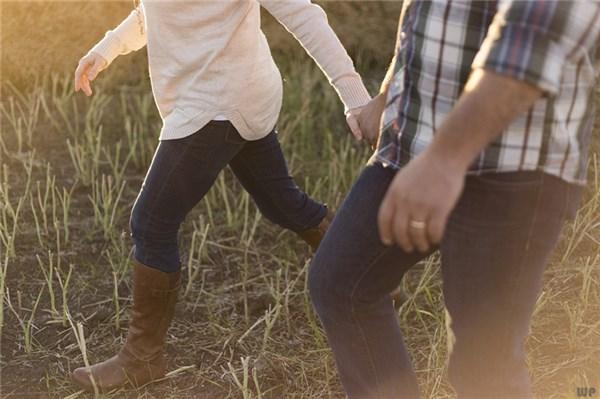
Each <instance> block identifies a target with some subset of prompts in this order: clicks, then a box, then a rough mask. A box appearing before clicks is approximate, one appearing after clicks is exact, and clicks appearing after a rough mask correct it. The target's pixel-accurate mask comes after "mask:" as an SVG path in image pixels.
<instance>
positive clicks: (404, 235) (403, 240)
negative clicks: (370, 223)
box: [392, 207, 415, 253]
mask: <svg viewBox="0 0 600 399" xmlns="http://www.w3.org/2000/svg"><path fill="white" fill-rule="evenodd" d="M392 229H393V233H394V241H395V242H396V243H397V244H398V245H399V246H400V247H401V248H402V249H403V250H404V251H405V252H408V253H411V252H412V251H414V250H415V246H414V244H413V242H412V241H411V239H410V237H409V235H408V214H407V212H406V209H404V208H401V207H398V208H397V209H396V211H395V212H394V218H393V222H392Z"/></svg>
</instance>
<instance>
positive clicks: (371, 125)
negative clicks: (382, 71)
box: [357, 94, 386, 145]
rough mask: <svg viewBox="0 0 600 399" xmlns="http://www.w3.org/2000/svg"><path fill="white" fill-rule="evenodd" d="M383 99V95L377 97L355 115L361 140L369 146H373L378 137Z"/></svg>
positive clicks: (383, 106) (383, 105) (384, 96)
mask: <svg viewBox="0 0 600 399" xmlns="http://www.w3.org/2000/svg"><path fill="white" fill-rule="evenodd" d="M385 98H386V95H385V94H379V95H377V96H376V97H374V98H373V99H372V100H371V101H370V102H369V103H368V104H367V105H365V106H363V107H361V108H360V112H359V114H358V115H357V122H358V126H359V130H360V132H361V133H362V138H363V139H365V140H366V141H367V142H368V143H369V144H370V145H374V144H375V143H376V142H377V138H378V137H379V128H380V124H381V115H382V113H383V109H384V108H385Z"/></svg>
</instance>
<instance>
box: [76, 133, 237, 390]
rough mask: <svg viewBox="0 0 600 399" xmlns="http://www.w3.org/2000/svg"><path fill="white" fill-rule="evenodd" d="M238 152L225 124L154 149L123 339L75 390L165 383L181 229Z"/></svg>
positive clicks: (81, 373)
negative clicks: (128, 318) (166, 344)
mask: <svg viewBox="0 0 600 399" xmlns="http://www.w3.org/2000/svg"><path fill="white" fill-rule="evenodd" d="M243 144H244V143H243V142H240V141H239V140H237V132H236V131H235V129H234V128H233V126H232V125H231V124H230V123H229V122H211V123H210V124H208V125H207V126H206V127H204V128H203V129H201V130H200V131H198V132H197V133H195V134H193V135H191V136H188V137H186V138H183V139H179V140H169V141H162V142H161V143H160V144H159V145H158V148H157V150H156V153H155V155H154V159H153V160H152V164H151V165H150V168H149V170H148V173H147V175H146V179H145V180H144V183H143V185H142V189H141V191H140V194H139V196H138V198H137V200H136V202H135V205H134V208H133V211H132V217H131V229H132V236H133V239H134V242H135V254H134V258H135V259H134V261H133V306H132V308H131V321H130V323H129V331H128V334H127V339H126V342H125V345H124V346H123V347H122V348H121V350H120V351H119V352H118V353H117V355H115V356H113V357H111V358H110V359H108V360H105V361H104V362H101V363H98V364H95V365H93V366H91V367H90V368H84V367H82V368H79V369H76V370H75V371H74V372H73V375H72V377H73V380H74V381H75V382H76V383H77V384H78V385H79V386H80V387H82V388H84V389H88V390H91V389H93V383H95V384H96V386H97V387H98V388H100V390H102V391H108V390H112V389H114V388H118V387H120V386H122V385H125V384H126V383H128V382H129V383H131V384H133V385H135V386H140V385H143V384H145V383H147V382H149V381H152V380H155V379H157V378H162V377H163V376H164V374H165V371H166V361H165V359H164V357H163V346H164V342H165V337H166V333H167V330H168V328H169V325H170V323H171V320H172V317H173V314H174V310H175V303H176V301H177V292H178V288H179V284H180V274H181V273H180V271H179V269H180V262H179V252H178V250H177V232H178V230H179V226H180V224H181V222H182V221H183V220H184V218H185V216H186V215H187V214H188V212H189V211H190V210H191V209H192V208H193V207H194V205H196V203H198V201H200V199H202V197H203V196H204V195H205V194H206V192H207V191H208V190H209V189H210V187H211V186H212V184H213V182H214V180H215V178H216V176H217V175H218V173H219V172H220V171H221V169H223V168H224V167H225V166H226V165H227V163H228V162H229V160H230V159H231V158H232V157H233V156H235V154H236V153H237V152H238V151H239V150H240V149H241V148H242V147H243ZM92 377H93V381H94V382H92Z"/></svg>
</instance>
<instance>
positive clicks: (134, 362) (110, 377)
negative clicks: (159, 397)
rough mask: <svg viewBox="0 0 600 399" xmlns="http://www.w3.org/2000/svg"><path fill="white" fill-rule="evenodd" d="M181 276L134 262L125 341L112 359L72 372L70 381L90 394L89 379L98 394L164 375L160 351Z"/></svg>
mask: <svg viewBox="0 0 600 399" xmlns="http://www.w3.org/2000/svg"><path fill="white" fill-rule="evenodd" d="M180 281H181V272H179V271H177V272H174V273H165V272H161V271H160V270H157V269H154V268H151V267H148V266H145V265H143V264H141V263H139V262H136V261H133V306H132V308H131V321H130V322H129V330H128V332H127V340H126V341H125V345H123V347H122V348H121V350H120V351H119V352H118V353H117V354H116V355H115V356H113V357H111V358H110V359H108V360H105V361H103V362H101V363H97V364H94V365H92V366H90V367H89V368H88V367H80V368H78V369H76V370H75V371H73V374H72V378H73V381H74V382H75V383H76V384H77V385H79V386H80V387H81V388H83V389H86V390H88V391H91V390H93V384H92V381H91V378H90V375H91V376H93V378H94V381H95V383H96V386H97V387H98V389H99V390H100V391H101V392H107V391H111V390H113V389H115V388H119V387H121V386H123V385H126V384H128V383H129V384H131V385H133V386H136V387H138V386H141V385H144V384H146V383H148V382H150V381H153V380H156V379H158V378H162V377H164V375H165V372H166V360H165V358H164V356H163V347H164V343H165V338H166V335H167V329H168V328H169V325H170V324H171V320H172V319H173V314H174V311H175V303H176V302H177V294H178V291H179V286H180Z"/></svg>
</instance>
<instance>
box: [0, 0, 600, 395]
mask: <svg viewBox="0 0 600 399" xmlns="http://www.w3.org/2000/svg"><path fill="white" fill-rule="evenodd" d="M326 6H327V8H328V11H329V12H330V15H332V18H331V19H332V21H333V24H334V25H335V26H336V27H340V28H341V27H342V26H344V23H343V21H342V20H341V18H347V19H350V18H353V19H352V20H353V21H354V20H356V18H355V17H356V16H357V15H360V16H364V15H369V16H370V17H369V18H367V19H366V20H365V21H366V22H365V24H364V25H357V24H353V25H352V26H351V27H350V29H349V30H348V31H346V32H345V33H344V34H343V40H344V42H345V43H347V44H350V47H356V46H358V44H360V43H362V41H363V40H364V43H375V42H376V41H375V40H374V38H376V37H378V36H377V35H379V36H380V37H389V38H390V44H389V46H388V48H383V47H385V46H379V47H377V46H367V50H363V52H362V53H361V54H360V57H359V58H360V59H361V62H360V63H359V67H360V70H361V72H363V73H364V75H365V76H366V77H368V81H369V82H370V84H371V85H372V86H374V85H375V84H376V82H377V81H378V79H380V78H381V75H382V73H383V68H384V67H385V64H386V63H387V62H388V58H387V54H388V53H389V51H390V49H391V47H392V46H393V43H391V42H392V41H393V36H394V32H393V30H394V25H395V23H396V21H395V15H397V14H393V12H392V11H394V12H395V11H397V8H398V7H397V6H398V4H395V3H385V4H381V3H371V2H369V3H356V4H352V5H348V4H346V3H344V4H341V3H335V4H332V3H327V4H326ZM73 7H77V9H78V10H87V12H90V10H98V9H102V10H104V11H105V14H104V13H103V14H101V17H98V19H97V20H96V21H95V22H94V25H96V26H95V27H94V28H91V27H89V26H88V25H89V24H87V23H84V22H81V21H79V23H76V22H77V20H76V19H74V18H73V17H69V16H68V15H69V14H66V15H63V16H60V15H59V14H60V13H61V10H63V11H64V10H65V9H72V8H73ZM128 7H129V5H128V4H121V3H101V4H100V3H60V4H59V3H55V2H53V3H50V2H47V3H25V4H17V3H6V2H3V3H2V8H3V10H2V13H3V14H2V22H3V24H2V40H3V43H2V44H1V45H2V51H3V54H2V60H3V62H4V63H3V69H2V81H1V82H0V83H1V87H2V94H3V95H2V101H1V102H0V105H1V107H2V108H1V110H0V115H1V119H0V121H1V125H0V128H1V132H0V293H1V295H2V297H1V298H2V306H1V307H0V343H1V348H0V354H1V358H0V368H1V371H0V378H1V379H0V396H1V397H2V398H50V397H51V398H55V397H56V398H59V397H60V398H64V397H69V398H75V397H80V398H83V397H91V395H84V394H83V393H81V392H78V391H77V390H76V389H75V387H74V386H73V385H72V384H71V383H70V381H69V379H68V373H69V371H70V370H72V369H73V368H75V367H78V366H80V365H81V364H83V363H84V361H85V359H84V356H85V357H87V360H88V361H89V362H95V361H98V360H101V359H104V358H106V357H107V356H109V355H111V354H113V353H114V352H115V350H116V349H117V348H118V347H119V345H121V343H122V341H123V338H124V332H125V331H126V327H127V317H128V312H127V310H128V307H129V305H130V281H129V269H128V261H127V259H128V256H129V252H130V240H129V237H128V236H127V215H128V211H129V209H130V207H131V205H132V202H133V200H134V198H135V195H136V193H137V190H138V188H139V186H140V183H141V179H142V177H143V174H144V172H145V169H146V167H147V165H148V163H149V160H150V157H151V155H152V151H153V149H154V147H155V145H156V135H157V133H158V131H159V127H160V120H159V118H158V114H157V112H156V110H155V108H154V104H153V101H152V97H151V93H150V88H149V84H148V80H147V78H146V73H145V69H144V67H143V66H144V62H145V59H144V56H143V54H136V55H132V56H130V57H123V59H121V60H118V61H117V62H116V63H115V64H114V66H113V67H111V68H110V69H109V70H108V71H107V72H106V74H104V76H103V77H102V78H101V79H99V82H98V83H99V85H98V87H97V90H96V93H95V96H94V97H93V98H91V99H88V98H83V96H79V95H77V96H75V95H73V93H72V86H71V82H70V76H71V73H72V71H71V70H70V69H71V68H72V65H73V64H74V63H76V58H77V56H78V55H79V54H81V53H83V52H85V51H86V50H87V47H88V46H89V45H90V44H91V43H92V42H93V40H94V38H95V37H96V36H97V35H99V34H100V35H101V33H102V32H103V31H104V30H105V28H106V26H109V25H111V24H113V23H115V22H117V21H118V20H119V19H120V18H121V17H122V16H123V15H124V14H126V12H127V10H128ZM28 10H37V12H36V13H33V14H31V13H28V12H27V11H28ZM385 10H387V13H388V14H393V15H394V18H392V16H391V15H384V14H386V12H385ZM81 12H83V11H81ZM113 12H114V14H113ZM36 15H37V16H36ZM384 17H385V18H384ZM376 18H381V21H388V22H389V23H388V24H387V25H386V24H383V23H379V20H378V19H376ZM28 21H29V22H28ZM57 21H61V22H62V23H63V24H65V25H60V26H69V30H68V31H65V29H64V28H61V29H59V28H57V27H56V26H59V24H58V23H57ZM374 21H377V22H374ZM42 22H45V24H43V23H42ZM272 22H273V21H268V24H269V29H270V30H269V37H270V38H271V39H272V42H274V45H275V47H276V52H275V53H276V57H277V59H278V61H279V64H280V65H281V67H282V70H283V75H284V77H285V79H286V82H285V92H286V96H285V100H284V104H285V105H284V111H283V114H282V117H281V120H280V137H281V139H282V142H283V148H284V150H285V152H286V156H287V158H288V160H289V163H290V167H291V169H292V171H293V174H294V175H295V176H296V178H297V180H298V182H299V183H300V184H301V185H302V186H303V187H304V188H305V189H306V190H307V191H308V192H309V193H310V194H312V195H314V196H315V197H316V198H319V199H321V200H324V201H326V202H328V203H329V204H332V205H334V206H335V205H337V204H339V203H340V201H341V199H342V198H343V196H344V194H345V193H346V192H347V190H348V189H349V187H350V186H351V184H352V181H353V180H354V178H355V176H356V174H357V173H358V172H359V170H360V168H361V165H363V164H364V162H365V161H366V159H367V157H368V151H367V150H366V149H365V148H363V147H361V146H359V145H356V144H355V143H353V141H352V140H351V139H350V136H349V134H348V132H347V131H346V128H345V126H344V122H343V117H342V116H341V109H340V105H339V103H338V101H337V98H336V96H335V93H334V92H333V91H332V89H331V88H329V87H328V85H327V83H326V82H325V80H324V78H323V77H322V76H321V75H320V72H319V71H318V70H317V69H316V68H315V67H314V66H313V65H312V64H311V63H310V60H309V59H308V58H307V57H306V56H305V55H303V54H302V53H301V51H300V50H299V49H298V47H297V45H295V44H293V41H292V39H290V38H287V37H286V36H285V35H283V34H282V33H283V32H282V31H281V29H280V28H278V27H276V26H275V25H273V24H272ZM346 25H348V24H346ZM8 26H10V29H9V28H8ZM27 27H29V28H27ZM13 29H14V30H17V32H21V33H20V34H16V33H13V32H12V30H13ZM83 33H85V34H83ZM73 37H77V38H78V39H77V40H76V41H75V42H73V41H70V42H69V43H70V44H69V45H63V44H60V40H63V41H65V40H67V39H69V38H70V39H71V40H72V38H73ZM61 38H62V39H61ZM40 43H47V44H48V45H47V46H40ZM376 47H377V48H376ZM33 54H35V56H36V57H37V58H36V60H37V61H39V60H42V59H44V60H48V62H49V64H48V65H52V67H51V68H50V70H52V71H54V72H55V74H54V75H51V74H49V73H47V72H48V71H46V72H44V69H43V67H41V69H40V66H39V65H40V64H37V63H36V62H33V61H32V62H28V61H24V60H27V57H31V56H32V55H33ZM292 57H293V62H292V61H291V60H292ZM10 60H12V61H10ZM16 60H18V61H19V62H20V63H21V64H19V65H21V67H19V66H17V64H15V62H16ZM36 60H34V61H36ZM9 61H10V62H9ZM42 64H44V63H42ZM32 77H33V78H32ZM36 78H37V85H32V84H31V82H32V81H33V80H35V79H36ZM32 79H33V80H32ZM11 82H16V83H15V84H14V85H13V84H11ZM598 143H599V141H598V140H596V141H595V147H594V148H595V150H594V153H595V154H596V155H595V156H596V157H597V156H598V153H599V152H598V148H599V146H598ZM599 226H600V162H598V160H597V159H596V158H594V162H593V163H592V165H591V172H590V184H589V188H588V191H587V195H586V199H585V202H584V204H583V206H582V209H581V211H580V212H579V215H578V218H577V220H576V221H574V222H573V223H571V224H570V225H569V226H567V228H566V229H565V234H564V238H563V240H562V242H561V244H560V245H559V247H558V249H557V250H556V252H555V256H554V258H553V260H552V262H551V264H550V266H549V268H548V271H547V273H546V276H545V280H546V284H545V288H544V292H543V295H542V296H541V298H540V300H539V302H538V306H537V308H536V312H535V316H534V320H533V327H532V335H531V338H530V340H529V354H530V356H529V363H530V367H531V371H532V374H533V377H534V381H535V392H536V394H537V397H539V398H573V397H575V388H576V387H578V386H595V387H596V388H599V387H600V328H599V327H600V322H599V321H598V320H599V317H598V316H599V315H600V288H599V284H598V283H599V279H600V273H599V270H598V264H599V262H600V245H599V241H600V227H599ZM181 238H182V240H181V243H182V244H181V245H182V252H183V254H184V256H185V259H186V261H185V268H184V274H185V276H186V277H185V282H184V285H185V287H186V294H185V295H184V296H183V298H182V300H181V302H180V304H179V306H178V310H177V315H176V318H175V322H174V325H173V328H172V329H171V330H170V331H169V337H168V347H167V351H168V354H169V369H170V370H172V372H171V373H170V374H169V376H168V377H167V378H166V379H165V381H163V382H161V383H159V384H153V385H151V386H149V387H146V388H142V389H139V390H137V391H136V390H120V391H118V392H114V393H111V394H109V395H106V396H105V397H109V398H117V397H119V398H120V397H128V398H135V397H142V398H219V399H220V398H258V397H262V398H341V397H343V395H342V392H341V388H340V385H339V382H338V380H337V377H336V373H335V369H334V366H333V362H332V358H331V354H330V352H329V348H328V345H327V343H326V341H325V337H324V335H323V333H322V331H321V329H320V326H319V323H318V321H317V320H316V318H315V315H314V312H313V311H312V308H311V304H310V302H309V298H308V296H307V292H306V268H307V262H308V261H309V260H310V252H309V251H308V249H307V248H306V247H305V246H304V245H303V244H301V243H298V242H297V241H296V238H295V237H294V236H293V235H292V234H290V233H288V232H284V231H281V230H280V229H279V228H277V227H275V226H273V225H271V224H269V223H268V222H266V221H264V220H263V219H262V217H261V216H260V214H259V213H258V211H257V209H256V207H255V206H254V204H253V203H252V202H251V200H250V199H249V197H248V196H247V194H245V193H243V191H242V189H241V188H240V187H239V185H238V184H237V182H236V181H235V179H233V177H232V176H231V173H230V172H229V171H226V172H225V173H224V174H222V176H221V177H220V178H219V181H218V183H217V184H216V185H215V187H214V188H213V189H212V190H211V191H210V193H209V194H208V195H207V197H206V198H205V199H204V200H203V201H202V203H201V204H200V205H199V206H198V207H197V208H196V209H195V210H194V211H193V213H192V214H191V215H190V216H189V218H188V219H187V221H186V223H185V225H184V227H183V231H182V234H181ZM438 269H439V268H438V259H437V258H435V257H433V258H431V259H430V260H429V261H428V262H425V263H423V264H421V265H419V266H418V267H417V268H415V270H413V271H411V273H410V275H409V276H408V278H407V279H406V280H405V284H406V288H407V290H408V291H409V292H411V293H413V294H414V295H413V296H412V299H411V300H410V301H409V302H408V303H407V304H406V305H405V306H404V307H403V308H402V309H401V311H400V313H399V317H400V320H401V322H402V326H403V329H404V331H405V333H406V336H407V345H408V347H409V348H410V350H411V353H412V355H413V358H414V360H415V364H416V369H417V372H418V375H419V379H420V383H421V388H422V393H423V397H425V398H436V399H438V398H440V399H442V398H449V397H452V394H451V389H450V388H449V386H448V384H447V382H446V379H445V376H444V365H445V360H446V356H445V355H446V345H445V338H446V337H445V331H444V327H443V326H444V323H443V302H442V297H441V290H440V288H441V287H440V279H439V270H438Z"/></svg>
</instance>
